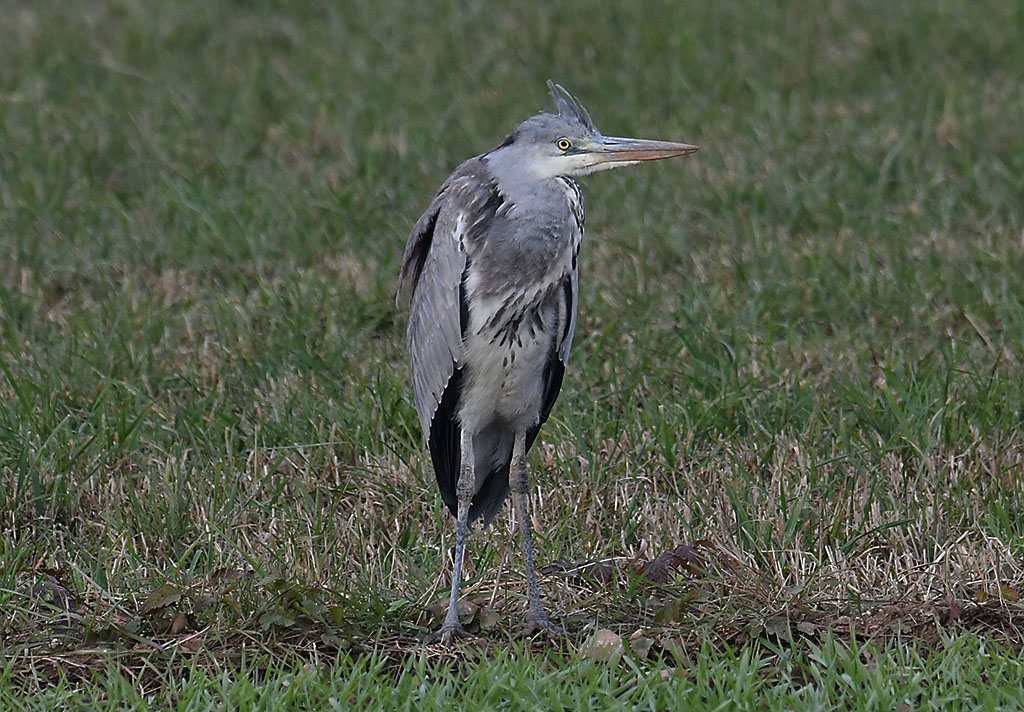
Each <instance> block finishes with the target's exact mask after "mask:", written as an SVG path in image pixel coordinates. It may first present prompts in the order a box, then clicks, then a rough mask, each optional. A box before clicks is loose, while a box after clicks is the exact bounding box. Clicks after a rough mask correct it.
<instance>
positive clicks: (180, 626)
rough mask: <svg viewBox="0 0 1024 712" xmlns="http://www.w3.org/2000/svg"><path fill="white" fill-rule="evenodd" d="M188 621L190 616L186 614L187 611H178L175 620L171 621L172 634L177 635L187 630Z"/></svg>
mask: <svg viewBox="0 0 1024 712" xmlns="http://www.w3.org/2000/svg"><path fill="white" fill-rule="evenodd" d="M187 623H188V618H187V617H186V616H185V611H178V615H176V616H174V620H172V621H171V635H177V634H178V633H180V632H181V631H183V630H185V625H186V624H187Z"/></svg>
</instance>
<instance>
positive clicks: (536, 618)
mask: <svg viewBox="0 0 1024 712" xmlns="http://www.w3.org/2000/svg"><path fill="white" fill-rule="evenodd" d="M537 633H543V634H544V635H546V636H548V637H556V636H561V635H564V634H565V631H564V630H562V628H561V627H560V626H558V625H556V624H555V623H552V622H551V619H550V618H548V614H547V613H545V612H544V611H530V612H528V613H527V614H526V617H525V618H524V619H523V624H522V625H521V626H519V635H521V636H523V637H524V638H529V637H532V636H534V635H536V634H537Z"/></svg>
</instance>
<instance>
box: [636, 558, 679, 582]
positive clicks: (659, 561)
mask: <svg viewBox="0 0 1024 712" xmlns="http://www.w3.org/2000/svg"><path fill="white" fill-rule="evenodd" d="M674 557H675V555H674V554H673V553H672V552H671V551H666V552H665V553H664V554H662V555H661V556H659V557H657V558H655V559H651V560H650V561H648V562H647V563H646V564H644V567H643V569H641V570H640V575H641V576H643V577H644V578H646V579H647V580H648V581H653V582H654V583H660V584H666V583H668V579H669V576H670V574H671V571H672V566H673V565H674V563H675V558H674Z"/></svg>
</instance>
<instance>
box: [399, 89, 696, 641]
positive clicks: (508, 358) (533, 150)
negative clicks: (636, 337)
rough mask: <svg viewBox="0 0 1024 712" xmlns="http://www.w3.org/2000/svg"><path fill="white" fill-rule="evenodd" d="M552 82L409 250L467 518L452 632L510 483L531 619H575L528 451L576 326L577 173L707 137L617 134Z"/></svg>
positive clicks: (440, 637) (458, 531) (454, 179)
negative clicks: (537, 517) (479, 532)
mask: <svg viewBox="0 0 1024 712" xmlns="http://www.w3.org/2000/svg"><path fill="white" fill-rule="evenodd" d="M547 86H548V90H549V91H550V93H551V97H552V99H553V100H554V103H555V111H554V112H541V113H539V114H537V115H535V116H532V117H531V118H528V119H527V120H526V121H524V122H522V123H521V124H519V125H518V126H517V127H516V128H515V129H514V130H513V131H512V133H510V134H508V136H507V137H506V138H505V140H504V141H502V142H501V144H500V145H499V146H497V147H496V148H494V149H493V150H491V151H488V152H487V153H484V154H481V155H479V156H476V157H474V158H470V159H468V160H467V161H465V162H464V163H462V164H461V165H460V166H459V167H458V168H456V169H455V171H454V172H453V173H452V174H451V175H450V176H449V177H448V179H447V180H446V181H445V182H444V183H443V184H442V185H441V188H440V190H438V191H437V194H436V195H435V196H434V198H433V200H432V201H431V202H430V205H429V206H428V207H427V209H426V211H425V212H424V213H423V215H422V216H421V217H420V219H419V220H418V221H417V222H416V225H415V226H414V227H413V229H412V232H411V234H410V235H409V240H408V243H407V244H406V247H405V253H404V255H403V257H402V267H401V273H400V275H399V286H398V299H399V300H401V299H402V295H403V294H405V293H406V291H408V294H409V321H408V331H407V345H408V349H409V354H410V357H411V361H412V381H413V396H414V401H415V405H416V410H417V413H418V415H419V420H420V425H421V427H422V429H423V434H424V437H425V439H426V441H427V445H428V448H429V450H430V458H431V462H432V464H433V469H434V475H435V477H436V479H437V485H438V488H439V489H440V492H441V498H442V500H443V501H444V504H445V505H446V506H447V508H448V509H449V510H450V511H451V513H452V514H453V515H454V516H455V518H456V525H455V554H454V564H453V569H452V578H451V593H450V596H449V603H448V609H447V614H446V616H445V619H444V623H443V624H442V625H441V628H440V630H438V631H437V632H436V633H434V634H433V635H432V636H431V637H430V640H431V641H440V642H441V643H450V642H451V641H452V640H453V639H454V638H456V637H459V636H462V635H465V632H464V631H463V629H462V627H461V625H460V622H459V617H458V600H459V586H460V581H461V578H462V567H463V560H464V558H465V551H466V536H467V533H468V531H469V527H470V525H471V524H473V523H474V522H475V521H477V520H482V522H483V526H485V527H486V526H487V525H488V524H489V523H490V522H491V520H493V519H494V517H495V515H496V514H497V513H498V511H499V510H500V508H501V506H502V504H503V503H504V501H505V499H506V498H507V497H508V495H509V493H510V492H511V494H512V501H513V506H514V508H515V512H516V518H517V521H518V527H519V531H520V538H521V542H522V554H523V558H524V564H525V568H526V577H527V595H528V602H527V610H526V615H525V619H524V624H523V628H524V630H525V632H527V633H531V634H532V633H537V632H542V631H545V632H548V633H551V634H558V633H560V632H561V629H560V628H559V627H558V626H557V625H556V624H554V623H553V622H552V621H551V620H550V618H549V617H548V615H547V613H546V612H545V610H544V604H543V602H542V600H541V596H540V589H539V587H538V585H537V572H536V568H535V565H534V557H533V545H532V541H531V530H530V517H529V502H528V487H529V481H530V477H529V471H528V469H527V464H526V454H527V452H529V450H530V448H531V446H532V445H533V443H534V441H535V440H536V439H537V434H538V433H539V432H540V428H541V426H542V425H543V424H544V422H545V421H546V420H547V419H548V416H549V415H550V413H551V409H552V407H553V406H554V404H555V399H556V398H557V397H558V393H559V390H560V389H561V386H562V377H563V374H564V373H565V367H566V362H567V361H568V358H569V349H570V347H571V345H572V340H573V334H574V332H575V330H576V303H577V300H578V296H579V276H578V269H577V258H578V256H579V251H580V244H581V242H582V240H583V220H584V211H583V195H582V193H581V192H580V188H579V185H578V184H577V183H576V181H575V178H576V177H577V176H582V175H587V174H589V173H593V172H595V171H600V170H605V169H609V168H617V167H619V166H628V165H633V164H636V163H639V162H641V161H650V160H657V159H662V158H672V157H675V156H684V155H686V154H690V153H693V152H694V151H696V150H697V147H696V146H691V145H689V144H686V143H674V142H669V141H655V140H648V139H636V138H615V137H611V136H604V135H602V134H601V132H600V131H598V130H597V128H596V127H595V126H594V122H593V121H592V120H591V118H590V114H589V113H588V112H587V110H586V109H585V108H584V107H583V105H582V104H581V103H580V102H578V101H577V100H576V99H575V98H574V97H573V96H572V94H570V93H569V92H568V91H567V90H566V89H565V88H564V87H562V86H561V85H559V84H554V83H553V82H551V81H548V83H547Z"/></svg>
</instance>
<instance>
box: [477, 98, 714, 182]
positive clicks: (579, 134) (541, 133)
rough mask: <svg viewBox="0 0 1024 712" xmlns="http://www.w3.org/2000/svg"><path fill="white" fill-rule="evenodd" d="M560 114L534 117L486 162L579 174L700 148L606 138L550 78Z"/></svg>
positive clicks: (538, 176)
mask: <svg viewBox="0 0 1024 712" xmlns="http://www.w3.org/2000/svg"><path fill="white" fill-rule="evenodd" d="M548 89H549V90H550V91H551V97H552V98H553V99H554V100H555V109H556V110H557V113H550V112H544V113H540V114H537V115H536V116H532V117H530V118H529V119H527V120H526V121H524V122H523V123H521V124H519V126H517V127H516V129H515V130H514V131H513V132H512V133H511V134H509V135H508V138H506V139H505V141H504V143H502V144H501V145H500V146H498V147H497V148H496V149H494V150H493V151H491V152H490V153H489V154H487V158H488V160H490V161H492V162H493V163H495V164H498V165H500V166H501V167H502V168H504V169H505V170H506V171H514V172H515V173H518V174H519V175H521V176H522V177H524V178H527V179H532V180H544V179H547V178H554V177H556V176H580V175H586V174H588V173H593V172H594V171H602V170H606V169H608V168H618V167H619V166H630V165H633V164H634V163H639V162H640V161H652V160H657V159H660V158H673V157H675V156H685V155H686V154H688V153H693V152H694V151H696V150H697V147H696V146H691V145H689V144H686V143H674V142H671V141H654V140H651V139H642V138H617V137H614V136H602V135H601V132H600V131H598V130H597V127H596V126H594V122H593V121H592V120H591V118H590V114H589V113H588V112H587V110H586V109H585V108H583V105H582V104H580V103H579V102H578V101H576V99H575V98H573V96H572V94H570V93H569V92H568V91H566V90H565V88H564V87H562V86H561V85H560V84H554V83H552V82H551V81H548Z"/></svg>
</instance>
